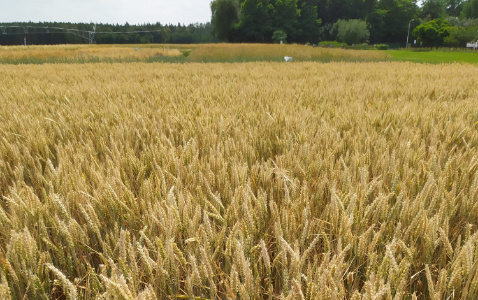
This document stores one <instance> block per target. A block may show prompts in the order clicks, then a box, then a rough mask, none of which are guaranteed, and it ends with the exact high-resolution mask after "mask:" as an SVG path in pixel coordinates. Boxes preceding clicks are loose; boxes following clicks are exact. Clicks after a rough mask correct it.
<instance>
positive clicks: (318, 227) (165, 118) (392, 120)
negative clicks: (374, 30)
mask: <svg viewBox="0 0 478 300" xmlns="http://www.w3.org/2000/svg"><path fill="white" fill-rule="evenodd" d="M477 71H478V67H476V66H473V65H460V64H451V65H422V64H412V63H392V62H383V63H328V64H321V63H313V62H304V63H243V64H194V63H190V64H156V63H152V64H144V63H131V64H121V63H118V64H103V63H98V64H75V65H68V64H52V65H49V64H45V65H41V66H38V65H0V74H2V76H1V77H0V102H1V103H2V109H1V110H0V193H1V199H0V266H1V268H0V298H1V299H183V298H184V299H476V298H477V297H478V231H477V225H478V156H477V155H478V151H477V148H478V106H477V103H478V86H477V85H476V74H477Z"/></svg>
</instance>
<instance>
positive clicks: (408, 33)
mask: <svg viewBox="0 0 478 300" xmlns="http://www.w3.org/2000/svg"><path fill="white" fill-rule="evenodd" d="M412 21H415V19H411V20H410V22H409V23H408V32H407V45H406V47H405V48H406V49H408V37H409V36H410V24H412Z"/></svg>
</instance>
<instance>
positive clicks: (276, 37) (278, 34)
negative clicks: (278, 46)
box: [272, 29, 287, 43]
mask: <svg viewBox="0 0 478 300" xmlns="http://www.w3.org/2000/svg"><path fill="white" fill-rule="evenodd" d="M286 39H287V33H286V32H285V31H284V30H282V29H279V30H276V31H274V33H273V34H272V40H273V41H274V42H275V43H280V42H281V41H283V42H284V43H286V42H287V41H286Z"/></svg>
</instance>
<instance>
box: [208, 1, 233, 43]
mask: <svg viewBox="0 0 478 300" xmlns="http://www.w3.org/2000/svg"><path fill="white" fill-rule="evenodd" d="M211 14H212V16H211V25H212V34H213V35H214V36H215V37H217V38H218V39H220V40H227V41H229V42H232V41H233V39H234V24H235V23H236V22H237V20H238V3H237V1H235V0H214V1H212V2H211Z"/></svg>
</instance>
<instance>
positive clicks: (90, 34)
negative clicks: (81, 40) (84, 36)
mask: <svg viewBox="0 0 478 300" xmlns="http://www.w3.org/2000/svg"><path fill="white" fill-rule="evenodd" d="M95 32H96V24H93V31H88V42H89V43H90V44H93V42H94V39H95Z"/></svg>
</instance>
